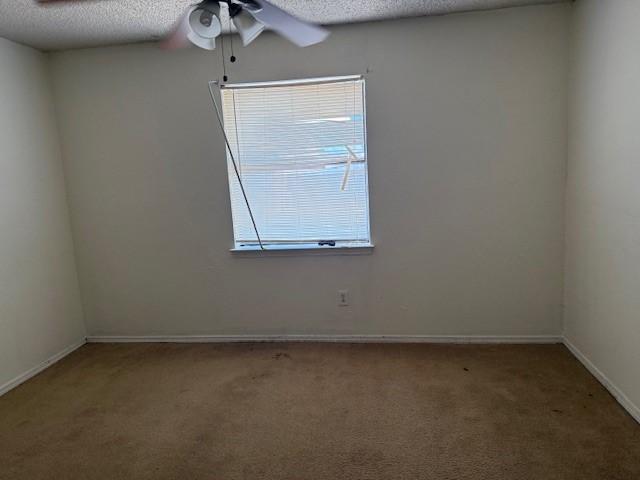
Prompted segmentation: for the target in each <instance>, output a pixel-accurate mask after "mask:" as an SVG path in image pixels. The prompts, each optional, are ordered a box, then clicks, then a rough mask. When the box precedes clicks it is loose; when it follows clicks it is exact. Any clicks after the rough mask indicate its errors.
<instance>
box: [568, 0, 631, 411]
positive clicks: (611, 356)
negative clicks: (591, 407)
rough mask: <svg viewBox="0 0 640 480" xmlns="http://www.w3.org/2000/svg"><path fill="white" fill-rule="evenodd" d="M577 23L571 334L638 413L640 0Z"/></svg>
mask: <svg viewBox="0 0 640 480" xmlns="http://www.w3.org/2000/svg"><path fill="white" fill-rule="evenodd" d="M572 24H573V25H572V37H571V44H572V55H571V57H572V59H571V74H570V85H571V95H570V103H569V110H570V129H569V146H570V148H569V175H568V188H567V220H568V221H567V264H566V287H565V288H566V293H565V296H566V317H565V323H566V325H565V329H566V337H567V339H568V340H569V341H570V342H571V343H573V344H574V345H575V347H577V348H578V349H579V350H580V351H581V352H582V354H583V355H584V356H585V357H586V358H587V359H588V360H589V361H591V362H592V364H593V365H594V366H595V368H597V369H599V370H600V372H601V374H602V375H603V376H604V377H606V378H607V379H608V381H609V382H611V383H612V384H613V385H614V390H615V388H616V387H617V388H618V389H619V391H618V392H617V394H618V395H619V396H620V394H622V395H623V396H626V399H625V398H621V401H622V402H623V403H625V404H626V406H627V407H628V408H629V410H630V411H631V412H632V413H635V415H636V417H637V418H638V420H640V408H639V407H640V373H639V371H638V368H639V366H640V133H639V132H638V119H639V118H640V93H639V90H638V86H639V85H640V61H639V58H640V57H639V56H638V51H639V50H638V47H639V46H640V2H637V1H636V0H616V1H615V2H602V1H595V0H594V1H579V2H577V3H576V4H575V7H574V12H573V19H572ZM632 404H635V407H634V406H633V405H632Z"/></svg>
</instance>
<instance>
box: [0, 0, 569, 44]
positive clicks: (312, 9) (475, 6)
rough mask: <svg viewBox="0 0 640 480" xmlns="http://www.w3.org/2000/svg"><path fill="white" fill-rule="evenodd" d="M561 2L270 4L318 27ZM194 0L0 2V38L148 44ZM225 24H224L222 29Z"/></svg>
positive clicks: (300, 0) (309, 0) (305, 0)
mask: <svg viewBox="0 0 640 480" xmlns="http://www.w3.org/2000/svg"><path fill="white" fill-rule="evenodd" d="M560 1H563V0H272V3H274V4H276V5H278V6H280V7H282V8H285V9H286V10H288V11H289V12H291V13H293V14H295V15H297V16H299V17H301V18H304V19H307V20H312V21H315V22H318V23H323V24H328V25H332V24H339V23H355V22H363V21H367V20H383V19H390V18H402V17H415V16H422V15H442V14H446V13H453V12H463V11H471V10H486V9H493V8H503V7H511V6H520V5H530V4H538V3H556V2H560ZM193 3H196V1H194V0H87V1H85V2H77V3H71V4H53V5H48V6H46V7H40V6H38V5H37V4H36V3H35V0H0V37H4V38H8V39H9V40H13V41H16V42H19V43H22V44H25V45H30V46H32V47H35V48H39V49H41V50H61V49H67V48H80V47H91V46H98V45H113V44H118V43H130V42H140V41H149V40H155V39H158V38H161V37H162V36H164V35H165V34H166V33H167V32H168V31H170V30H171V28H172V26H173V24H174V22H175V21H176V19H177V18H178V17H179V15H180V13H181V12H182V11H183V10H184V9H185V8H186V7H187V6H188V5H190V4H193ZM227 24H228V20H224V19H223V25H227Z"/></svg>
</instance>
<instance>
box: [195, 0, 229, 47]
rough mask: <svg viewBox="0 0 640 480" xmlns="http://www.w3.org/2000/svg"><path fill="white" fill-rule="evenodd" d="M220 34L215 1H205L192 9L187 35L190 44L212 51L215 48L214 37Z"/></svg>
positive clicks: (217, 6)
mask: <svg viewBox="0 0 640 480" xmlns="http://www.w3.org/2000/svg"><path fill="white" fill-rule="evenodd" d="M221 32H222V25H221V24H220V5H219V4H218V2H217V1H205V2H202V3H201V4H199V5H196V6H194V7H192V9H191V12H190V13H189V31H188V33H187V38H188V39H189V41H190V42H191V43H193V44H194V45H196V46H198V47H200V48H204V49H205V50H213V49H215V48H216V37H217V36H218V35H220V33H221Z"/></svg>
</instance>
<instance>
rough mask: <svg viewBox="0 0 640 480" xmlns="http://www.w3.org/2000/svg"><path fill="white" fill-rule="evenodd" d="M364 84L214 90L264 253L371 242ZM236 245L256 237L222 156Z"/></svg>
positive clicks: (345, 80)
mask: <svg viewBox="0 0 640 480" xmlns="http://www.w3.org/2000/svg"><path fill="white" fill-rule="evenodd" d="M364 94H365V91H364V79H363V78H362V77H337V78H317V79H309V80H294V81H283V82H270V83H251V84H235V85H224V86H222V87H221V96H222V109H223V116H224V125H225V132H226V134H227V137H228V140H229V144H230V148H231V149H232V150H233V154H234V157H235V160H236V163H237V166H238V173H239V175H240V178H241V179H242V184H243V185H244V189H245V192H246V194H247V199H248V202H249V205H250V207H251V210H252V212H253V216H254V219H255V222H256V228H257V230H258V233H259V235H260V239H261V240H262V243H263V245H264V246H265V248H267V249H268V248H294V247H296V246H297V247H298V248H311V247H317V248H320V247H324V248H326V247H354V246H369V245H370V235H369V193H368V186H367V148H366V131H365V104H364V101H365V100H364ZM227 159H228V162H227V163H228V171H229V190H230V193H231V209H232V215H233V230H234V236H235V247H236V249H257V248H259V246H258V238H257V236H256V232H255V229H254V227H253V224H252V222H251V217H250V215H249V210H248V208H247V205H246V203H245V200H244V198H243V195H242V190H241V188H240V184H239V182H238V179H237V177H236V174H235V171H234V167H233V163H232V159H231V155H230V154H229V150H227Z"/></svg>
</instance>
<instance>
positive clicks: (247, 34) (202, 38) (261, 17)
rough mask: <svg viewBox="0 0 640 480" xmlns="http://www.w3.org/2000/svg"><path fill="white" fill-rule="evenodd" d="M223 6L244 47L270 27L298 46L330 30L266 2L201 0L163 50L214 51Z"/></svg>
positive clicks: (61, 0) (57, 0)
mask: <svg viewBox="0 0 640 480" xmlns="http://www.w3.org/2000/svg"><path fill="white" fill-rule="evenodd" d="M37 1H38V3H39V4H41V5H45V4H52V3H76V2H80V1H83V0H37ZM222 4H226V5H227V7H228V9H229V16H230V17H231V21H232V22H233V24H234V26H235V27H236V29H237V30H238V33H239V34H240V37H241V38H242V43H243V44H244V45H245V46H246V45H248V44H249V43H251V42H252V41H253V40H255V38H256V37H257V36H258V35H260V33H262V31H263V30H264V29H265V28H270V29H272V30H274V31H275V32H277V33H278V34H280V35H282V36H283V37H284V38H286V39H287V40H289V41H291V42H293V43H295V44H296V45H298V46H299V47H306V46H309V45H313V44H315V43H320V42H322V41H323V40H324V39H325V38H327V36H328V35H329V31H328V30H326V29H324V28H322V27H320V26H319V25H315V24H313V23H309V22H306V21H304V20H301V19H299V18H297V17H295V16H293V15H291V14H290V13H287V12H286V11H284V10H282V9H281V8H279V7H276V6H275V5H273V4H272V3H270V2H268V1H267V0H202V1H200V2H198V3H196V4H194V5H191V6H190V7H188V8H187V9H186V11H185V12H184V13H183V14H182V16H181V17H180V19H179V20H178V22H177V23H176V27H175V29H174V30H173V32H172V33H171V34H169V36H168V37H167V38H165V39H164V40H163V41H162V43H161V46H162V47H163V48H166V49H177V48H184V47H187V46H188V45H189V44H193V45H196V46H198V47H200V48H204V49H206V50H213V49H214V48H216V37H218V36H219V35H220V34H221V33H222V24H221V21H220V7H221V5H222Z"/></svg>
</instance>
